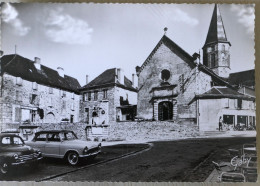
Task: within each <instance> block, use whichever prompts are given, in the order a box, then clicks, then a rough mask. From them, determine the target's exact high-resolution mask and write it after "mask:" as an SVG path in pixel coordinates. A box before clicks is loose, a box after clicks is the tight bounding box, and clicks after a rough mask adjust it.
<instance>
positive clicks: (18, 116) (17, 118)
mask: <svg viewBox="0 0 260 186" xmlns="http://www.w3.org/2000/svg"><path fill="white" fill-rule="evenodd" d="M14 121H15V122H20V121H21V109H20V108H19V107H16V108H15V119H14Z"/></svg>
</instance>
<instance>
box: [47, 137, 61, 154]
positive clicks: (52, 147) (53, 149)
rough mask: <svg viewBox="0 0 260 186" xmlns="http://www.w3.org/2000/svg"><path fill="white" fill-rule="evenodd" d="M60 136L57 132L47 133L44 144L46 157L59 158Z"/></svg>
mask: <svg viewBox="0 0 260 186" xmlns="http://www.w3.org/2000/svg"><path fill="white" fill-rule="evenodd" d="M60 144H61V140H60V136H59V133H49V134H48V135H47V143H46V145H45V153H46V156H48V157H54V158H59V157H61V156H60Z"/></svg>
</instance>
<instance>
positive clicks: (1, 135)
mask: <svg viewBox="0 0 260 186" xmlns="http://www.w3.org/2000/svg"><path fill="white" fill-rule="evenodd" d="M6 136H8V137H11V136H18V137H20V136H19V135H17V134H11V133H0V137H6Z"/></svg>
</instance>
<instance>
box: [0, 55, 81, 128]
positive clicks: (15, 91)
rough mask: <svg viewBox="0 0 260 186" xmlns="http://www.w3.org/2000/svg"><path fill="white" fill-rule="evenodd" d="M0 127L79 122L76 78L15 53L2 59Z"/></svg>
mask: <svg viewBox="0 0 260 186" xmlns="http://www.w3.org/2000/svg"><path fill="white" fill-rule="evenodd" d="M0 67H1V73H0V82H1V83H0V85H1V92H0V108H1V110H0V118H1V121H0V126H1V131H3V130H4V129H5V128H6V126H5V125H6V124H14V125H16V124H17V126H20V125H24V124H26V125H30V124H37V123H60V122H71V123H74V122H78V120H79V98H80V96H79V92H78V89H79V88H80V87H81V86H80V84H79V82H78V80H77V79H75V78H73V77H70V76H68V75H65V74H64V70H63V68H61V67H58V68H57V71H56V70H53V69H51V68H48V67H46V66H44V65H42V64H41V60H40V58H37V57H36V58H35V60H34V61H32V60H30V59H27V58H24V57H22V56H20V55H18V54H12V55H5V56H3V57H2V58H1V65H0Z"/></svg>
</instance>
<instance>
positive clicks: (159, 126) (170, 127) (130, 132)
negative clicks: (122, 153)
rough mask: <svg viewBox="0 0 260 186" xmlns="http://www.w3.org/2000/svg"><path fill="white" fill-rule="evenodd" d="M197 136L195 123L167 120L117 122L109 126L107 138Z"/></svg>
mask: <svg viewBox="0 0 260 186" xmlns="http://www.w3.org/2000/svg"><path fill="white" fill-rule="evenodd" d="M197 136H199V131H198V128H197V126H196V125H190V124H185V123H184V124H177V123H174V122H169V121H160V122H157V121H152V122H151V121H144V122H118V123H116V122H115V123H112V124H111V126H110V132H109V138H108V140H112V141H113V140H127V141H139V142H142V141H153V140H174V139H181V138H188V137H193V138H194V137H197Z"/></svg>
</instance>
